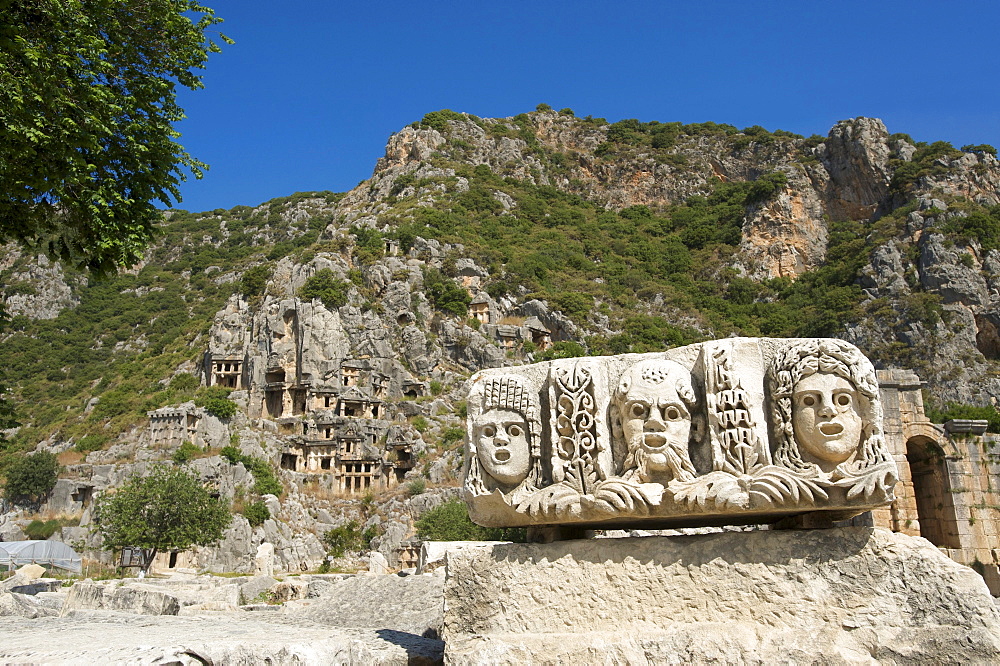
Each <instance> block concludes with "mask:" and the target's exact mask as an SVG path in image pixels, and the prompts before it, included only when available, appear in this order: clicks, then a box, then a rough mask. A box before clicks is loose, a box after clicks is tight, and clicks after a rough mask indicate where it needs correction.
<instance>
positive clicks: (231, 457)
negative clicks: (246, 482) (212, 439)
mask: <svg viewBox="0 0 1000 666" xmlns="http://www.w3.org/2000/svg"><path fill="white" fill-rule="evenodd" d="M219 455H220V456H222V457H223V458H225V459H226V460H227V461H229V464H230V465H235V464H236V463H239V462H243V454H242V453H241V452H240V450H239V449H238V448H236V447H235V446H232V445H230V446H224V447H222V451H220V452H219Z"/></svg>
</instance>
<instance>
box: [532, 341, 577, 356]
mask: <svg viewBox="0 0 1000 666" xmlns="http://www.w3.org/2000/svg"><path fill="white" fill-rule="evenodd" d="M586 355H587V350H586V349H584V348H583V345H581V344H580V343H579V342H573V341H572V340H560V341H559V342H556V343H555V344H553V345H552V346H551V347H549V348H548V349H546V350H545V351H543V352H541V353H539V354H536V355H535V360H538V361H551V360H553V359H557V358H575V357H577V356H586Z"/></svg>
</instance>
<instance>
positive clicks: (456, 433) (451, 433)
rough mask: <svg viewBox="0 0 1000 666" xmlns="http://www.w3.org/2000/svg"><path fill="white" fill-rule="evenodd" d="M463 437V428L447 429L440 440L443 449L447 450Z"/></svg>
mask: <svg viewBox="0 0 1000 666" xmlns="http://www.w3.org/2000/svg"><path fill="white" fill-rule="evenodd" d="M463 437H465V429H464V428H448V429H447V430H445V431H444V436H443V437H442V438H441V443H442V444H443V445H444V447H445V448H448V447H450V446H451V445H452V444H454V443H455V442H457V441H460V440H461V439H462V438H463Z"/></svg>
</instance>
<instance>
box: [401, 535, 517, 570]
mask: <svg viewBox="0 0 1000 666" xmlns="http://www.w3.org/2000/svg"><path fill="white" fill-rule="evenodd" d="M496 543H504V542H503V541H424V542H423V543H421V544H420V557H419V558H418V559H417V572H418V573H426V572H429V571H433V570H434V569H437V568H438V567H439V566H443V565H444V560H445V556H447V554H448V553H450V552H453V551H456V550H462V549H463V548H478V547H481V546H484V545H490V544H496Z"/></svg>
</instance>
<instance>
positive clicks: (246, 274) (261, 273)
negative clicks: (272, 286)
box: [240, 264, 271, 300]
mask: <svg viewBox="0 0 1000 666" xmlns="http://www.w3.org/2000/svg"><path fill="white" fill-rule="evenodd" d="M270 277H271V267H270V266H269V265H267V264H260V265H258V266H251V267H250V268H248V269H247V270H245V271H243V276H242V277H241V278H240V291H242V292H243V295H244V296H246V297H247V300H253V299H257V298H260V297H261V296H263V295H264V290H265V289H266V288H267V281H268V279H269V278H270Z"/></svg>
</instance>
